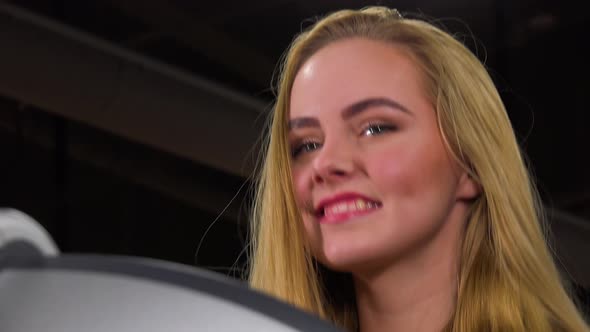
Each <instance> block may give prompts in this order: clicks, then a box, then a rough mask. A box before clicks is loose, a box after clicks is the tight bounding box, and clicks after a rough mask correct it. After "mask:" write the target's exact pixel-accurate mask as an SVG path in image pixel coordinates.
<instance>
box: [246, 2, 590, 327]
mask: <svg viewBox="0 0 590 332" xmlns="http://www.w3.org/2000/svg"><path fill="white" fill-rule="evenodd" d="M346 38H366V39H370V40H376V41H382V42H386V43H391V44H393V45H395V46H397V47H399V48H401V49H403V50H405V51H406V53H407V54H408V55H409V56H410V58H411V59H412V60H413V61H414V63H415V64H416V65H417V66H418V68H419V69H420V70H421V73H422V74H423V81H424V88H425V91H426V92H427V94H428V96H429V98H430V100H431V102H432V104H433V105H434V108H435V110H436V115H437V118H438V122H439V128H440V131H441V134H442V136H443V138H444V139H445V143H446V145H447V148H448V150H449V151H450V153H451V154H452V155H453V156H454V157H455V159H456V160H457V162H458V163H459V164H460V165H462V167H464V168H465V169H466V170H467V171H468V172H469V173H470V175H471V176H472V178H473V179H474V180H475V181H476V182H477V183H478V184H479V185H480V186H481V188H482V193H481V195H480V196H479V197H478V198H477V199H476V200H475V201H474V202H473V203H472V204H473V205H472V207H471V213H470V217H469V220H468V221H467V226H466V229H465V238H464V240H463V244H462V251H461V259H460V267H459V275H458V280H459V283H458V289H457V294H456V296H457V300H456V309H455V311H454V314H453V315H452V317H451V319H450V321H449V323H448V325H447V327H446V330H448V331H525V330H526V331H556V330H559V331H589V329H588V326H587V325H586V323H585V322H584V319H583V318H582V316H581V315H580V313H579V312H578V310H577V308H576V306H575V305H574V304H573V302H572V301H571V300H570V298H569V297H568V294H567V292H566V291H565V289H564V286H563V284H562V281H561V279H560V275H559V273H558V270H557V268H556V266H555V264H554V262H553V259H552V255H551V253H550V251H549V249H548V247H547V244H546V240H545V235H544V233H543V227H542V226H543V225H542V222H543V217H542V215H541V211H542V210H541V204H540V200H539V198H538V194H537V191H536V189H535V186H534V184H533V183H532V181H531V179H530V178H529V174H528V171H527V168H526V166H525V163H524V161H523V158H522V156H521V152H520V149H519V146H518V144H517V141H516V138H515V135H514V131H513V129H512V126H511V124H510V121H509V119H508V116H507V114H506V110H505V108H504V105H503V103H502V101H501V98H500V96H499V94H498V92H497V90H496V88H495V87H494V84H493V82H492V80H491V78H490V77H489V75H488V73H487V71H486V70H485V68H484V66H483V65H482V64H481V62H480V61H479V60H478V59H477V57H476V56H474V55H473V54H472V53H471V52H470V51H469V50H468V49H467V48H466V47H465V46H464V45H462V44H461V43H460V42H458V41H457V40H455V39H454V38H453V37H452V36H450V35H449V34H447V33H445V32H443V31H441V30H440V29H438V28H436V27H434V26H433V25H431V24H429V23H426V22H424V21H421V20H413V19H404V18H401V17H400V16H399V14H398V12H397V11H395V10H392V9H388V8H384V7H370V8H365V9H362V10H342V11H338V12H336V13H333V14H331V15H329V16H327V17H325V18H324V19H322V20H320V21H319V22H318V23H316V24H315V25H314V26H313V27H311V28H310V29H309V30H307V31H306V32H304V33H302V34H300V35H299V36H298V37H297V38H296V39H295V40H294V41H293V43H292V45H291V47H290V49H289V50H288V52H287V54H286V56H285V58H284V59H283V63H282V67H281V71H280V73H279V74H280V76H279V77H280V78H279V82H278V83H279V88H278V96H277V101H276V105H275V109H274V112H273V114H272V118H271V124H270V132H269V135H268V138H267V141H266V151H265V152H266V158H265V160H264V163H263V165H262V169H261V173H260V178H259V181H258V188H257V192H256V197H255V204H254V208H253V220H252V229H251V231H252V239H251V265H250V280H249V281H250V284H251V286H252V287H254V288H256V289H259V290H262V291H264V292H266V293H269V294H271V295H273V296H276V297H278V298H280V299H282V300H284V301H286V302H289V303H291V304H293V305H295V306H297V307H299V308H301V309H304V310H306V311H308V312H312V313H315V314H317V315H318V316H320V317H322V318H324V319H327V320H330V321H332V322H333V323H335V324H336V325H339V326H342V327H344V328H346V329H348V330H351V331H352V330H355V329H357V328H358V326H357V321H356V308H355V304H354V303H339V302H338V301H335V300H334V297H333V292H331V291H330V289H329V285H326V283H325V282H323V275H324V274H323V273H322V274H321V273H320V272H321V271H320V267H319V266H318V264H317V263H316V262H315V261H314V259H313V257H312V255H311V254H310V252H309V251H308V249H306V245H305V238H304V233H303V229H302V222H301V216H300V214H299V211H298V208H297V206H296V203H295V199H294V196H293V189H292V182H291V173H290V152H289V146H288V141H287V121H288V116H289V99H290V94H291V87H292V84H293V80H294V78H295V75H296V74H297V72H298V70H299V68H300V67H301V66H302V64H303V63H304V62H305V61H306V60H307V59H309V58H310V57H311V56H312V55H313V54H314V53H315V52H317V51H318V50H319V49H321V48H322V47H324V46H326V45H328V44H330V43H332V42H334V41H338V40H342V39H346ZM340 291H341V292H353V290H352V289H344V290H342V289H341V290H340ZM348 302H354V298H351V299H349V301H348Z"/></svg>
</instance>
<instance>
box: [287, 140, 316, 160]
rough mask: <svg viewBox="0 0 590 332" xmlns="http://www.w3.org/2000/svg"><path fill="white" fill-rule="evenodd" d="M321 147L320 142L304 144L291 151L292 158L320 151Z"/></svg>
mask: <svg viewBox="0 0 590 332" xmlns="http://www.w3.org/2000/svg"><path fill="white" fill-rule="evenodd" d="M320 146H321V144H320V143H318V142H311V141H310V142H303V143H300V144H297V145H295V146H294V147H293V148H292V149H291V156H292V157H293V158H297V157H298V156H299V155H300V154H301V153H307V152H311V151H314V150H316V149H318V148H319V147H320Z"/></svg>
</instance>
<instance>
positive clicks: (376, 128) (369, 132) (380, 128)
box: [361, 123, 397, 136]
mask: <svg viewBox="0 0 590 332" xmlns="http://www.w3.org/2000/svg"><path fill="white" fill-rule="evenodd" d="M396 129H397V127H396V126H394V125H390V124H386V123H369V124H368V125H367V126H366V127H364V128H363V131H362V133H361V135H362V136H375V135H380V134H383V133H385V132H388V131H394V130H396Z"/></svg>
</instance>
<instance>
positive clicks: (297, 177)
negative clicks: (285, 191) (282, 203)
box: [291, 167, 311, 209]
mask: <svg viewBox="0 0 590 332" xmlns="http://www.w3.org/2000/svg"><path fill="white" fill-rule="evenodd" d="M306 173H307V172H306V170H305V169H304V168H298V167H295V168H293V170H292V171H291V176H292V178H293V190H294V194H295V200H296V201H297V205H298V206H299V208H300V209H301V208H302V207H303V206H304V205H305V203H306V202H308V201H309V200H310V199H311V191H310V186H309V179H308V176H307V174H306Z"/></svg>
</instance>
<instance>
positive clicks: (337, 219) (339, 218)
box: [315, 192, 381, 224]
mask: <svg viewBox="0 0 590 332" xmlns="http://www.w3.org/2000/svg"><path fill="white" fill-rule="evenodd" d="M357 199H363V200H365V201H369V202H375V203H377V204H381V203H380V202H379V201H377V200H375V199H373V198H370V197H367V196H365V195H361V194H358V193H353V192H346V193H341V194H338V195H334V196H332V197H328V198H326V199H323V200H321V201H320V202H319V204H317V205H316V207H315V213H316V216H318V218H319V222H320V223H325V224H336V223H341V222H345V221H347V220H349V219H350V218H352V217H356V216H361V215H365V214H369V213H372V212H374V211H376V210H377V209H369V210H363V211H353V212H345V213H338V214H336V215H330V216H325V215H322V214H321V213H322V211H323V209H324V207H325V206H327V205H331V204H335V203H339V202H343V201H354V200H357Z"/></svg>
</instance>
